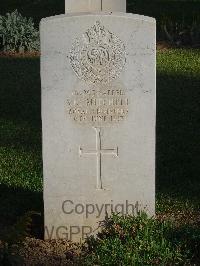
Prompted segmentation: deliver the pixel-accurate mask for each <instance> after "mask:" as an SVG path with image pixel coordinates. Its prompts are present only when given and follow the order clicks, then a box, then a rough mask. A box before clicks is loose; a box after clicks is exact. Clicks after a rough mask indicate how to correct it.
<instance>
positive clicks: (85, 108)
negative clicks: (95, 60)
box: [66, 86, 129, 127]
mask: <svg viewBox="0 0 200 266" xmlns="http://www.w3.org/2000/svg"><path fill="white" fill-rule="evenodd" d="M128 106H129V99H128V97H127V96H126V95H125V92H124V90H123V89H121V88H120V87H114V86H107V88H106V89H104V90H102V89H97V88H94V89H85V90H83V91H74V92H73V95H72V97H71V99H67V101H66V107H67V112H68V115H70V117H71V118H72V119H73V120H74V121H75V122H76V123H79V124H81V125H84V124H85V125H91V126H93V127H102V126H106V125H109V124H114V123H115V124H116V123H119V122H121V121H123V120H124V119H125V117H126V116H127V115H128Z"/></svg>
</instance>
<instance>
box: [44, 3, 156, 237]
mask: <svg viewBox="0 0 200 266" xmlns="http://www.w3.org/2000/svg"><path fill="white" fill-rule="evenodd" d="M82 4H84V5H82ZM91 6H92V8H91ZM125 7H126V1H124V0H123V1H112V0H110V1H109V0H105V1H104V0H103V1H100V0H99V1H97V0H91V1H86V0H82V1H81V0H69V1H67V0H66V10H67V11H68V13H67V14H66V15H60V16H55V17H50V18H45V19H43V20H42V22H41V27H40V30H41V84H42V123H43V168H44V169H43V173H44V211H45V237H46V238H67V239H69V240H72V241H81V240H83V239H84V238H85V237H86V236H87V235H90V234H94V233H96V232H98V230H99V228H98V227H99V222H100V221H102V220H104V218H105V216H106V215H110V214H111V213H112V212H116V213H121V214H124V215H126V214H132V215H137V213H138V212H139V211H142V210H144V211H146V212H147V213H148V214H149V215H154V212H155V124H156V75H155V64H156V61H155V52H156V48H155V38H156V37H155V26H156V24H155V20H154V19H153V18H150V17H145V16H140V15H134V14H126V13H123V12H124V11H125ZM101 10H104V12H101ZM111 10H112V11H122V12H119V13H117V12H110V11H111ZM74 11H76V12H79V11H80V13H74ZM81 11H85V13H81ZM87 11H88V12H87ZM91 11H94V12H91Z"/></svg>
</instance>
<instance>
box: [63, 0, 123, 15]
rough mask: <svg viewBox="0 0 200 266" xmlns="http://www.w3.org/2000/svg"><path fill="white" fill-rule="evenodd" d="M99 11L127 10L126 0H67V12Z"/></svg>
mask: <svg viewBox="0 0 200 266" xmlns="http://www.w3.org/2000/svg"><path fill="white" fill-rule="evenodd" d="M97 11H106V12H107V11H108V12H110V11H111V12H126V0H65V13H69V12H97Z"/></svg>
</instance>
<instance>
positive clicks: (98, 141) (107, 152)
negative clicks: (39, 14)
mask: <svg viewBox="0 0 200 266" xmlns="http://www.w3.org/2000/svg"><path fill="white" fill-rule="evenodd" d="M93 129H94V130H95V132H96V150H88V151H84V150H83V148H82V147H79V155H80V156H82V155H84V154H85V155H96V158H97V186H96V188H97V189H103V184H102V155H113V156H114V157H118V155H119V153H118V151H119V149H118V147H116V148H115V149H103V148H102V143H101V138H102V137H101V129H100V128H95V127H93Z"/></svg>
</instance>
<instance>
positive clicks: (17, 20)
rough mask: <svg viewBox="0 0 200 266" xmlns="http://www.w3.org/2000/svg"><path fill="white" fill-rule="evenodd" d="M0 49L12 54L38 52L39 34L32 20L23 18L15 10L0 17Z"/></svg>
mask: <svg viewBox="0 0 200 266" xmlns="http://www.w3.org/2000/svg"><path fill="white" fill-rule="evenodd" d="M0 49H1V50H3V51H13V52H25V51H28V52H31V51H38V50H39V32H38V30H37V29H36V28H35V27H34V23H33V20H32V18H29V19H28V18H26V17H23V16H22V15H21V14H20V13H19V12H18V11H17V10H15V11H14V12H12V13H7V14H6V16H0Z"/></svg>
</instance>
